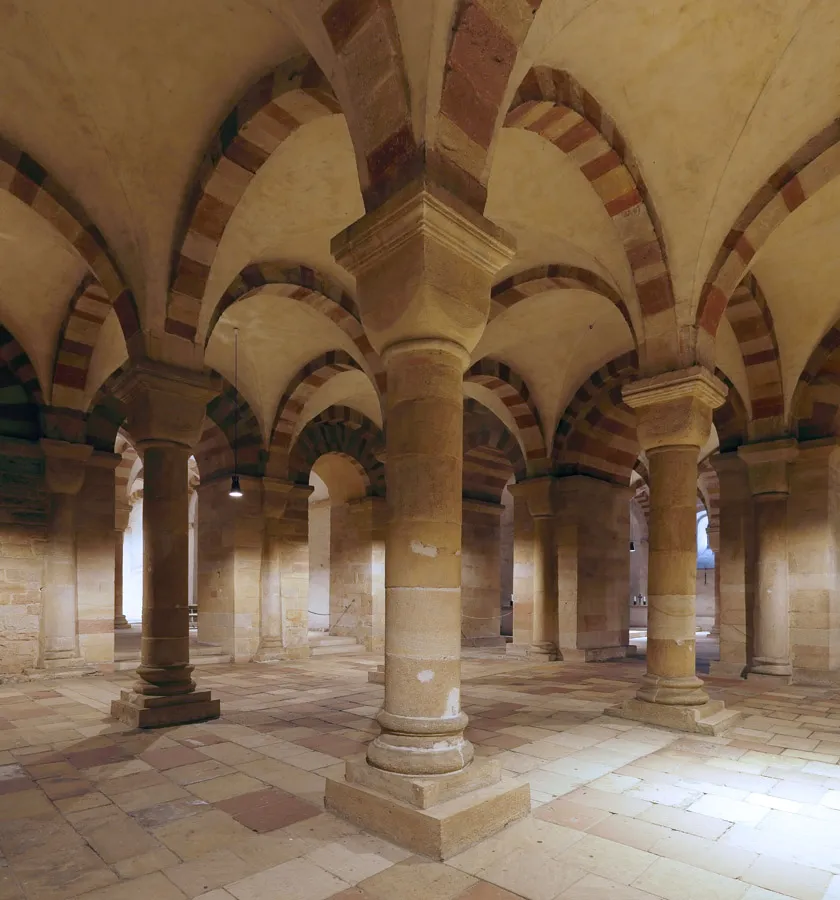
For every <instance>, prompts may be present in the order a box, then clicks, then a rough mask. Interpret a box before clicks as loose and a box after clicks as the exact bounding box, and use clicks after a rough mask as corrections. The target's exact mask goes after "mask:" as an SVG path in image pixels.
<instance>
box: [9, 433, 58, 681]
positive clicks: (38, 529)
mask: <svg viewBox="0 0 840 900" xmlns="http://www.w3.org/2000/svg"><path fill="white" fill-rule="evenodd" d="M47 502H48V494H47V492H46V488H45V485H44V466H43V461H42V458H41V451H40V448H38V447H37V446H35V445H34V444H29V443H26V442H24V441H11V440H4V441H2V442H0V673H3V674H10V673H20V672H22V671H23V670H24V669H28V668H34V667H36V666H37V665H38V664H39V661H40V653H41V612H42V603H41V583H42V576H43V564H44V550H45V547H46V523H47Z"/></svg>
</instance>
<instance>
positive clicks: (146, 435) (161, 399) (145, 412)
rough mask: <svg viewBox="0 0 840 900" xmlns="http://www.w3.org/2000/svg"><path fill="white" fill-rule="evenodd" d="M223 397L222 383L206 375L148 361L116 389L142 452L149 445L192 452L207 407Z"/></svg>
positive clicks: (134, 368) (131, 371) (127, 374)
mask: <svg viewBox="0 0 840 900" xmlns="http://www.w3.org/2000/svg"><path fill="white" fill-rule="evenodd" d="M218 393H219V380H218V378H217V377H215V376H211V375H209V374H207V373H203V372H194V371H192V370H190V369H180V368H177V367H175V366H169V365H165V364H163V363H159V362H155V361H154V360H148V359H144V360H141V361H140V362H138V363H136V364H134V365H132V367H131V368H130V369H129V370H128V371H126V372H125V373H124V374H123V375H122V376H121V377H120V378H119V380H118V381H117V383H116V384H115V385H114V394H115V395H116V396H117V397H118V398H119V399H120V400H121V401H122V402H123V403H124V404H125V406H126V408H127V413H128V415H127V418H126V429H127V430H128V431H129V432H130V433H131V436H132V437H133V438H134V440H135V442H136V444H137V446H138V448H139V449H142V448H143V447H144V446H147V445H149V444H157V443H162V444H169V445H173V444H174V445H178V446H182V447H187V448H190V449H192V447H194V446H195V445H196V444H197V443H198V441H199V439H200V437H201V429H202V425H203V423H204V415H205V412H206V409H207V404H208V403H209V402H210V401H211V400H212V399H213V398H214V397H215V396H216V395H217V394H218Z"/></svg>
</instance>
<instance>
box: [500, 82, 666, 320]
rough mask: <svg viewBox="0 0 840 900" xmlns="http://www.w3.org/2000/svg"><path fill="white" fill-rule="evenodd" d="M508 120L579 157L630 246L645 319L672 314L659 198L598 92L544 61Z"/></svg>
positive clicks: (508, 123)
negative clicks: (595, 94) (656, 204)
mask: <svg viewBox="0 0 840 900" xmlns="http://www.w3.org/2000/svg"><path fill="white" fill-rule="evenodd" d="M505 126H506V127H509V128H524V129H527V130H528V131H533V132H534V133H536V134H539V135H540V136H542V137H544V138H545V139H546V140H547V141H549V142H550V143H552V144H554V146H555V147H558V148H559V149H560V150H562V151H563V152H564V153H565V154H567V155H568V156H570V157H571V158H572V159H573V160H574V161H575V162H577V163H578V164H579V166H580V170H581V172H582V174H583V175H584V177H585V178H586V179H587V181H589V183H590V184H591V185H592V188H593V190H594V191H595V192H596V193H597V194H598V197H599V198H600V199H601V202H602V203H603V204H604V209H605V210H606V212H607V215H608V216H609V217H610V219H612V222H613V224H614V225H615V228H616V231H617V232H618V235H619V237H620V238H621V241H622V244H623V245H624V250H625V253H626V254H627V261H628V262H629V264H630V269H631V271H632V273H633V281H634V283H635V285H636V293H637V295H638V298H639V306H640V308H641V312H642V317H643V319H649V318H651V317H652V316H655V315H657V314H660V313H666V312H670V315H671V317H674V313H673V310H674V307H675V301H674V292H673V288H672V285H671V276H670V273H669V271H668V261H667V252H666V246H665V238H664V234H663V231H662V227H661V224H660V220H659V217H658V216H657V214H656V209H655V207H654V204H653V199H652V197H651V196H650V193H649V191H648V189H647V186H646V185H645V182H644V180H643V178H642V174H641V171H640V169H639V165H638V162H637V161H636V159H635V157H634V156H633V153H632V151H631V150H630V147H629V145H628V143H627V141H626V140H625V139H624V137H623V136H622V134H621V132H620V131H619V128H618V126H617V125H616V123H615V122H614V121H613V120H612V119H611V118H610V116H609V115H608V114H607V113H606V112H605V111H604V109H603V108H602V107H601V105H600V104H599V103H598V101H597V100H596V99H595V97H593V96H592V94H590V93H589V92H588V91H586V90H585V89H584V88H583V87H581V85H580V84H578V83H577V81H575V79H574V78H573V77H572V76H571V75H570V74H569V73H568V72H562V71H558V70H556V69H551V68H548V67H546V66H538V67H536V68H534V69H531V70H530V71H529V72H528V73H527V74H526V76H525V78H524V79H523V80H522V84H521V85H520V86H519V89H518V91H517V92H516V94H515V96H514V99H513V102H512V103H511V106H510V110H509V112H508V115H507V118H506V119H505ZM674 323H676V319H675V318H674Z"/></svg>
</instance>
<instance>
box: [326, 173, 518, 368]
mask: <svg viewBox="0 0 840 900" xmlns="http://www.w3.org/2000/svg"><path fill="white" fill-rule="evenodd" d="M331 250H332V253H333V256H334V257H335V259H336V261H337V262H338V263H339V264H340V265H342V266H344V267H345V268H346V269H347V270H348V271H350V272H351V273H352V274H353V275H355V276H356V283H357V288H358V295H359V299H360V311H361V314H362V320H363V323H364V326H365V331H366V332H367V334H368V337H369V338H370V341H371V343H372V344H373V346H374V348H375V349H376V350H377V352H379V353H380V354H381V353H382V352H383V351H384V350H385V349H387V348H388V347H389V346H391V345H392V344H398V343H401V342H403V341H412V340H418V339H428V338H432V339H435V338H438V339H444V340H448V341H453V342H454V343H457V344H460V345H461V346H462V347H463V348H464V350H465V351H467V352H470V351H472V349H473V348H474V347H475V345H476V344H477V343H478V340H479V338H480V337H481V333H482V331H483V329H484V324H485V322H486V319H487V314H488V312H489V310H490V289H491V287H492V284H493V280H494V279H495V277H496V275H497V274H498V272H499V271H501V269H503V268H504V267H505V266H506V265H507V264H508V263H509V262H510V261H511V259H513V256H514V254H515V243H514V241H513V239H512V238H511V237H510V236H509V235H508V234H507V233H506V232H504V231H503V230H502V229H501V228H499V227H498V226H497V225H494V224H493V223H492V222H491V221H490V220H489V219H486V218H484V217H483V216H481V215H479V214H478V213H476V212H475V210H473V209H471V208H469V207H468V206H466V205H464V204H463V203H461V202H460V201H458V200H457V199H456V198H455V197H453V196H452V195H450V194H449V193H448V192H446V191H445V190H443V189H442V188H439V187H437V186H436V185H433V184H428V183H425V182H423V181H416V182H413V183H412V184H409V185H407V186H406V187H405V188H403V190H401V191H399V192H398V193H397V194H395V195H394V196H393V197H391V198H390V199H389V200H388V201H387V202H386V203H385V204H384V205H383V206H381V207H379V208H378V209H376V210H375V211H373V212H371V213H368V214H367V215H365V216H363V217H362V218H361V219H359V220H358V221H357V222H354V223H353V224H352V225H350V227H349V228H347V229H345V230H344V231H343V232H341V233H340V234H338V235H336V237H334V238H333V241H332V245H331Z"/></svg>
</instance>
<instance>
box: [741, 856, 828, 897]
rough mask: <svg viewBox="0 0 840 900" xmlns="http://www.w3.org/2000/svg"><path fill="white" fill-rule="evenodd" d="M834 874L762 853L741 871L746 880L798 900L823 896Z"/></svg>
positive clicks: (742, 877)
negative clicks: (747, 867) (744, 870)
mask: <svg viewBox="0 0 840 900" xmlns="http://www.w3.org/2000/svg"><path fill="white" fill-rule="evenodd" d="M831 878H832V876H831V873H830V872H826V871H823V870H820V869H814V868H811V867H808V866H802V865H799V864H797V863H793V862H786V861H784V860H779V859H774V858H773V857H771V856H759V857H758V858H757V859H756V860H755V862H754V863H753V864H752V865H751V866H750V867H749V869H747V870H746V872H744V873H743V874H742V875H741V879H742V880H743V881H746V882H748V883H750V884H754V885H757V886H758V887H762V888H765V889H767V890H773V891H778V892H780V893H782V894H788V895H789V896H791V897H795V898H797V900H822V897H823V895H824V893H825V891H826V890H827V889H828V886H829V884H830V882H831Z"/></svg>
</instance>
